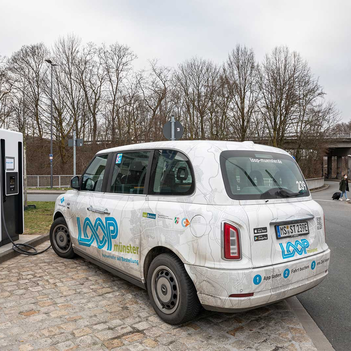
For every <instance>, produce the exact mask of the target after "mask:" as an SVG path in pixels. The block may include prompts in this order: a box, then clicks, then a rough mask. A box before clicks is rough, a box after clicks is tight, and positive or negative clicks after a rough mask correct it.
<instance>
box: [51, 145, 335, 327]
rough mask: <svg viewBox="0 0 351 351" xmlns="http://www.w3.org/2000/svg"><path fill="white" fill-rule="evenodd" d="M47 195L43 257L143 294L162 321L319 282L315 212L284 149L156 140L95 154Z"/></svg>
mask: <svg viewBox="0 0 351 351" xmlns="http://www.w3.org/2000/svg"><path fill="white" fill-rule="evenodd" d="M71 187H72V188H73V190H70V191H67V192H66V193H65V194H64V195H61V196H59V197H58V199H57V201H56V206H55V213H54V222H53V224H52V226H51V230H50V239H51V244H52V247H53V249H54V250H55V252H56V253H57V254H58V255H59V256H61V257H65V258H72V257H73V256H74V255H75V254H78V255H79V256H82V257H84V258H86V259H87V260H89V261H92V262H94V263H96V264H97V265H99V266H101V267H103V268H104V269H106V270H108V271H110V272H112V273H114V274H115V275H117V276H119V277H122V278H124V279H126V280H128V281H129V282H132V283H134V284H136V285H138V286H140V287H143V288H146V289H147V291H148V294H149V297H150V300H151V303H152V306H153V307H154V309H155V311H156V312H157V314H158V315H159V316H160V317H161V318H162V319H163V320H164V321H166V322H168V323H170V324H179V323H183V322H186V321H188V320H190V319H192V318H194V317H195V316H196V315H197V313H198V312H199V310H200V308H201V305H202V306H203V307H204V308H205V309H208V310H214V311H224V312H235V311H242V310H245V309H251V308H255V307H258V306H262V305H266V304H270V303H273V302H276V301H279V300H282V299H285V298H287V297H289V296H292V295H295V294H298V293H301V292H303V291H305V290H308V289H310V288H312V287H314V286H316V285H317V284H319V283H320V282H321V281H322V280H323V279H324V278H325V277H326V275H327V274H328V267H329V259H330V250H329V249H328V246H327V244H326V241H325V224H324V214H323V210H322V208H321V206H319V205H318V204H317V203H316V202H315V201H313V200H312V198H311V195H310V192H309V190H308V187H307V185H306V181H305V179H304V177H303V175H302V173H301V171H300V169H299V167H298V165H297V163H296V162H295V160H294V158H293V157H291V156H290V155H289V154H288V153H287V152H285V151H283V150H281V149H277V148H273V147H269V146H263V145H257V144H254V143H253V142H242V143H240V142H225V141H168V142H155V143H144V144H136V145H128V146H123V147H116V148H112V149H107V150H102V151H100V152H98V153H97V154H96V155H95V157H94V158H93V160H92V161H91V163H90V164H89V166H88V167H87V169H86V171H85V172H84V174H83V175H82V177H81V178H78V177H74V178H72V181H71Z"/></svg>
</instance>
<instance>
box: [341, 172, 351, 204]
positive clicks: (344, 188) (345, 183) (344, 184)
mask: <svg viewBox="0 0 351 351" xmlns="http://www.w3.org/2000/svg"><path fill="white" fill-rule="evenodd" d="M339 190H340V191H341V195H340V198H339V200H340V201H343V200H342V197H343V196H345V200H346V201H348V202H349V201H350V199H348V198H347V193H346V192H347V191H350V190H349V181H348V180H347V174H344V176H343V178H342V179H341V181H340V183H339Z"/></svg>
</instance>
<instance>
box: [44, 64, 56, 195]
mask: <svg viewBox="0 0 351 351" xmlns="http://www.w3.org/2000/svg"><path fill="white" fill-rule="evenodd" d="M45 61H46V62H47V63H48V64H49V65H50V66H51V79H50V80H51V89H50V98H51V107H50V109H51V117H50V120H51V122H50V155H49V159H50V188H51V189H52V187H53V161H54V155H53V150H52V68H53V67H55V66H57V64H56V63H53V62H52V61H51V60H49V59H47V60H45Z"/></svg>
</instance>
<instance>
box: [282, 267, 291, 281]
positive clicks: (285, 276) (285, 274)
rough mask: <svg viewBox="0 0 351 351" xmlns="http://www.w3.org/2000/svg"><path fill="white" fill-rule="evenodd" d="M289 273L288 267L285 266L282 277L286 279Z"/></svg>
mask: <svg viewBox="0 0 351 351" xmlns="http://www.w3.org/2000/svg"><path fill="white" fill-rule="evenodd" d="M289 275H290V269H289V268H287V269H286V270H285V271H284V273H283V276H284V278H285V279H286V278H288V277H289Z"/></svg>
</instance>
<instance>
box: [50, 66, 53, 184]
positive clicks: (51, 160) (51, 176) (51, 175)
mask: <svg viewBox="0 0 351 351" xmlns="http://www.w3.org/2000/svg"><path fill="white" fill-rule="evenodd" d="M50 66H51V140H50V188H51V189H52V187H53V179H52V178H53V169H52V166H53V165H52V163H53V156H54V155H53V154H52V64H51V65H50Z"/></svg>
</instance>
